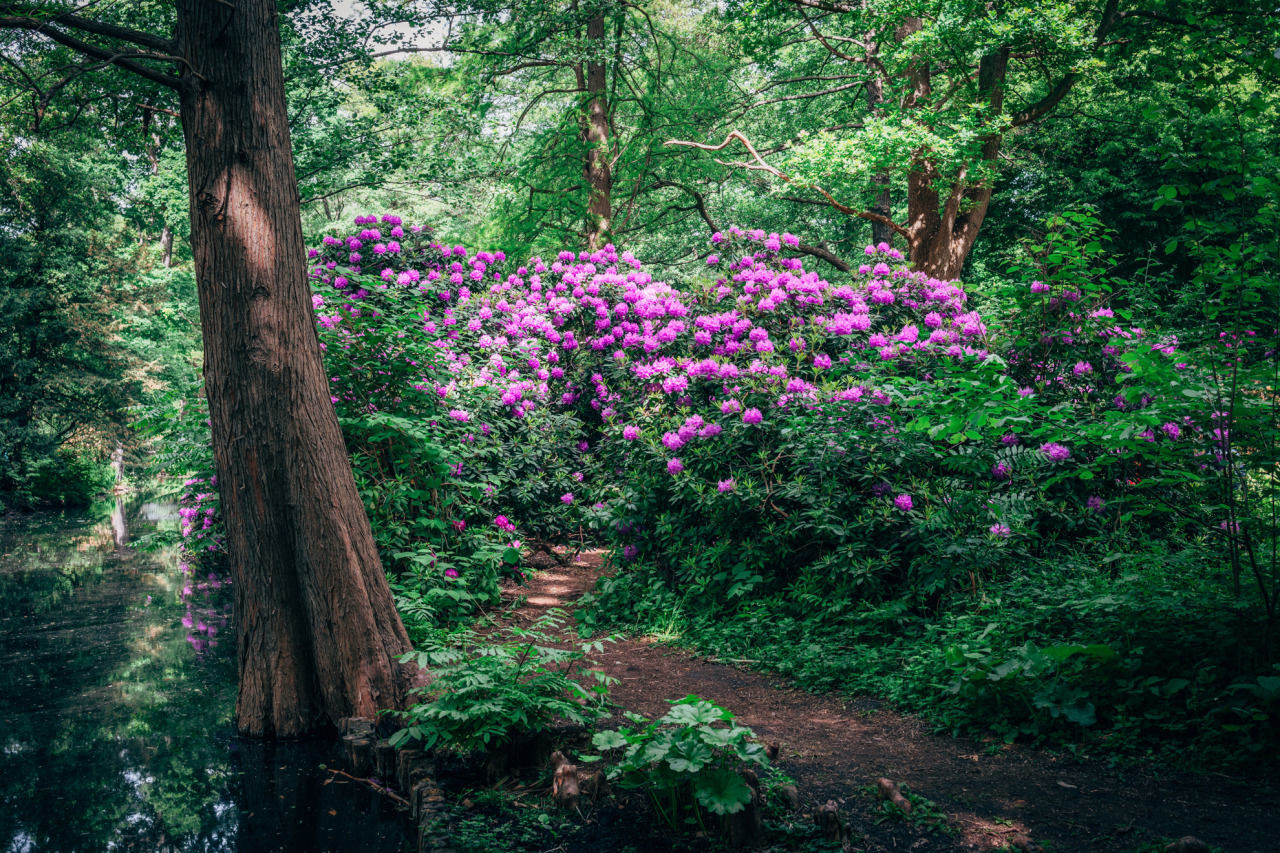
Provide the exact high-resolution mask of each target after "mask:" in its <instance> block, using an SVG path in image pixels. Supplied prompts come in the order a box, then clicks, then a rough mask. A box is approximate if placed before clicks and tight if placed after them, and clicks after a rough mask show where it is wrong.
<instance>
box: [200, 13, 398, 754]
mask: <svg viewBox="0 0 1280 853" xmlns="http://www.w3.org/2000/svg"><path fill="white" fill-rule="evenodd" d="M177 12H178V24H177V30H176V33H175V35H176V39H177V52H178V55H179V56H181V57H182V58H183V60H184V70H183V76H182V80H181V86H180V87H179V92H180V97H181V105H182V107H181V117H182V129H183V136H184V138H185V141H186V150H187V168H188V171H189V176H190V182H191V183H190V203H191V245H192V252H193V255H194V258H195V269H196V277H197V282H198V291H199V299H200V315H201V321H202V327H203V331H204V357H205V367H204V375H205V393H206V395H207V397H208V400H209V412H210V417H211V424H212V433H213V451H214V459H215V462H216V466H217V471H218V478H219V483H218V486H219V491H220V493H221V496H222V510H223V513H224V516H225V520H226V526H227V538H228V542H227V545H228V548H229V551H230V559H231V571H232V579H233V582H234V587H235V624H236V632H237V651H238V655H239V668H240V695H239V699H238V701H237V704H236V721H237V726H238V728H239V729H240V731H241V732H243V733H246V734H251V735H278V736H296V735H302V734H306V733H309V732H313V731H316V730H319V729H325V728H329V727H331V726H332V725H334V724H336V723H337V720H338V719H339V718H340V717H346V716H365V717H372V716H373V715H374V714H375V713H376V712H377V711H378V710H379V709H381V708H388V707H397V706H399V705H401V704H402V702H403V699H404V692H403V691H404V680H403V674H402V671H401V668H400V665H399V664H398V663H397V661H396V659H395V658H396V656H397V655H399V654H401V653H402V652H404V651H405V650H407V649H408V647H409V642H408V638H407V636H406V634H405V631H404V627H403V626H402V625H401V623H400V619H399V616H398V615H397V613H396V610H395V606H394V603H393V601H392V598H391V593H390V590H389V589H388V587H387V582H386V577H385V576H384V574H383V571H382V566H381V564H380V562H379V559H378V553H377V550H376V548H375V546H374V542H373V536H372V533H371V531H370V528H369V522H368V519H367V518H366V516H365V511H364V507H363V505H362V504H361V502H360V498H359V495H358V494H357V492H356V488H355V482H354V480H353V478H352V475H351V468H350V464H349V463H348V460H347V457H346V451H345V448H344V444H343V440H342V435H341V432H340V431H339V427H338V421H337V416H336V415H335V413H334V409H333V405H332V403H331V401H330V399H329V391H328V382H327V380H326V376H325V373H324V368H323V364H322V362H321V358H320V348H319V341H318V339H317V337H316V332H315V327H314V325H313V321H312V317H311V311H310V295H309V293H308V288H307V278H306V266H305V259H304V246H303V239H302V225H301V219H300V213H299V200H298V189H297V181H296V178H295V175H294V168H293V157H292V153H291V150H290V142H289V129H288V124H287V114H286V110H285V100H284V76H283V71H282V67H281V58H280V43H279V30H278V21H277V18H276V6H275V3H274V2H273V0H236V2H235V3H234V4H222V3H215V2H209V0H178V2H177Z"/></svg>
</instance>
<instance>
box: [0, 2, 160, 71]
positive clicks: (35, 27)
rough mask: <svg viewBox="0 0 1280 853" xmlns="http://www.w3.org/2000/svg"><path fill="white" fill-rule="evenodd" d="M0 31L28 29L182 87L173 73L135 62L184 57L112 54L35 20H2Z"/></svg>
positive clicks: (96, 56)
mask: <svg viewBox="0 0 1280 853" xmlns="http://www.w3.org/2000/svg"><path fill="white" fill-rule="evenodd" d="M0 29H7V30H27V31H28V32H33V33H36V34H37V35H41V36H44V37H45V38H47V39H49V40H50V41H53V42H56V43H58V44H60V45H62V46H63V47H66V48H69V49H71V50H73V51H75V52H76V53H79V54H82V55H84V56H88V57H90V58H92V59H97V60H100V61H101V62H103V63H104V64H106V65H115V66H118V67H120V68H123V69H124V70H126V71H131V72H133V73H134V74H137V75H138V76H139V77H144V78H146V79H147V80H150V81H151V82H153V83H159V84H160V85H161V86H166V87H168V88H170V89H177V88H178V87H179V86H180V85H181V81H180V80H179V79H178V78H177V77H175V76H173V75H172V74H165V73H164V72H162V71H157V70H155V69H154V68H148V67H147V66H145V65H140V64H138V63H137V62H135V61H134V60H138V59H146V60H156V61H161V62H182V61H183V60H182V58H181V57H178V56H168V55H163V54H158V53H113V52H111V51H109V50H105V49H103V48H101V47H98V46H97V45H94V44H90V43H89V42H86V41H81V40H80V39H78V38H76V37H75V36H72V35H69V34H67V33H64V32H63V31H62V30H59V29H56V28H53V27H50V26H49V25H48V23H47V22H45V21H37V20H36V19H35V18H15V17H0Z"/></svg>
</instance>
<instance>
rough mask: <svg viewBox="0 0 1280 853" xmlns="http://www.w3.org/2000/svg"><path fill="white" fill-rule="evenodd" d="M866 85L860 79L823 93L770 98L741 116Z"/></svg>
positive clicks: (833, 87)
mask: <svg viewBox="0 0 1280 853" xmlns="http://www.w3.org/2000/svg"><path fill="white" fill-rule="evenodd" d="M865 85H867V81H866V80H861V79H860V80H855V81H854V82H852V83H845V84H844V85H843V86H832V87H831V88H830V89H822V90H821V91H818V92H804V93H801V94H799V95H784V96H782V97H778V98H769V99H768V100H764V101H756V102H755V103H754V104H751V105H749V106H747V107H746V108H745V109H743V111H742V112H741V113H739V115H744V114H746V113H749V112H751V111H752V110H754V109H755V108H756V107H763V106H767V105H769V104H778V103H781V102H783V101H805V100H808V99H810V98H821V97H822V96H823V95H830V94H833V93H835V92H843V91H844V90H846V89H857V88H859V87H862V86H865Z"/></svg>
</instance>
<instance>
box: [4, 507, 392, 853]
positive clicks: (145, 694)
mask: <svg viewBox="0 0 1280 853" xmlns="http://www.w3.org/2000/svg"><path fill="white" fill-rule="evenodd" d="M176 510H177V508H176V506H175V505H170V504H165V503H160V502H145V501H141V500H127V499H126V498H119V497H117V498H115V499H113V500H111V501H108V502H104V503H103V504H101V505H100V506H97V507H95V508H94V509H93V510H92V511H89V512H84V513H64V514H36V515H30V516H9V517H7V518H5V519H0V747H2V748H0V853H54V851H57V853H63V851H68V852H69V851H76V853H80V851H98V850H120V851H126V850H129V851H132V850H146V851H210V853H212V851H243V853H258V851H264V853H265V851H308V853H309V852H310V851H334V853H339V851H353V853H354V851H360V853H364V851H373V853H381V851H386V853H392V852H393V851H402V850H405V849H408V847H407V844H408V842H407V836H406V834H405V829H404V824H403V823H402V821H401V818H400V817H399V816H398V815H397V814H396V813H395V811H394V810H392V809H391V808H390V807H389V805H388V804H387V802H386V801H385V799H383V798H381V797H379V796H378V795H376V794H374V793H373V792H371V791H369V790H368V789H366V788H363V787H361V786H360V785H358V784H356V783H352V782H350V781H349V780H344V779H342V777H336V778H335V777H334V776H333V775H332V774H330V773H328V772H327V771H325V770H324V769H323V767H322V765H324V764H329V765H330V766H333V765H335V764H337V762H336V758H335V753H334V751H333V750H334V748H333V746H332V745H331V744H271V743H260V742H255V741H249V740H242V739H240V738H238V737H237V736H236V735H235V732H234V729H233V727H232V725H231V715H232V711H233V709H234V705H235V659H234V658H235V640H234V636H233V634H232V632H231V630H230V629H229V626H228V624H227V621H228V618H229V616H230V594H229V590H228V589H227V585H226V584H225V583H224V581H223V580H222V579H220V578H218V577H216V576H205V577H191V576H190V575H188V574H187V573H186V572H185V571H184V569H185V567H184V566H183V565H182V564H180V563H179V561H178V558H177V553H176V551H175V549H174V548H172V547H156V546H154V545H148V543H149V542H152V541H154V540H155V539H156V538H157V534H161V535H162V534H163V533H164V531H165V530H174V529H176V527H177V512H176Z"/></svg>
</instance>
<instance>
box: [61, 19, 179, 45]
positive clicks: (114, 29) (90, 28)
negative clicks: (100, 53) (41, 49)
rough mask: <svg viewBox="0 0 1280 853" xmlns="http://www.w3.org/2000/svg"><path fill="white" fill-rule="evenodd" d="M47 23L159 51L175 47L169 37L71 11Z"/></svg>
mask: <svg viewBox="0 0 1280 853" xmlns="http://www.w3.org/2000/svg"><path fill="white" fill-rule="evenodd" d="M48 23H59V24H66V25H67V26H68V27H71V28H72V29H74V30H81V31H82V32H86V33H93V34H94V35H99V36H106V37H107V38H112V39H117V40H119V41H127V42H129V43H130V44H136V45H137V46H138V47H148V48H151V49H152V50H158V51H160V52H161V53H172V52H173V50H174V48H175V44H174V41H173V39H171V38H161V37H160V36H157V35H152V34H151V33H144V32H142V31H141V30H134V29H130V28H129V27H121V26H117V25H116V24H109V23H107V22H106V21H93V20H90V19H88V18H83V17H81V16H79V15H73V14H71V13H67V14H65V15H54V16H53V17H51V18H49V19H48Z"/></svg>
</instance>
